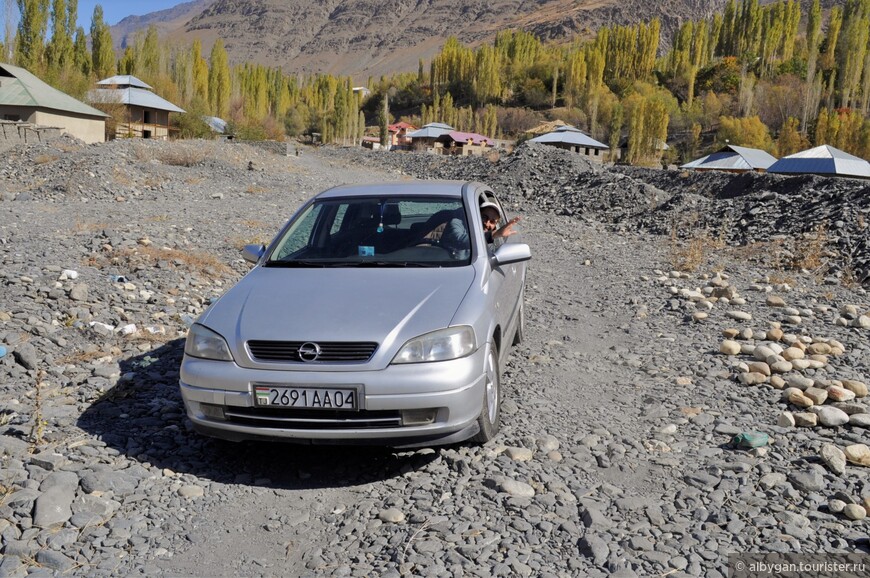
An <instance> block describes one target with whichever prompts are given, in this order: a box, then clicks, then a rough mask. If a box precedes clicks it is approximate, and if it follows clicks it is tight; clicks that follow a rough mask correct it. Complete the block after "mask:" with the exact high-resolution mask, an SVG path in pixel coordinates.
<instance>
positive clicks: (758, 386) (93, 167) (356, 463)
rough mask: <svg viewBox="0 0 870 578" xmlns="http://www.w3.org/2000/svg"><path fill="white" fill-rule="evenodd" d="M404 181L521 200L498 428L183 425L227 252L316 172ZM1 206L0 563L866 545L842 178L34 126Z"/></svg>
mask: <svg viewBox="0 0 870 578" xmlns="http://www.w3.org/2000/svg"><path fill="white" fill-rule="evenodd" d="M411 178H474V179H479V180H484V181H486V182H489V183H491V184H492V185H493V186H494V187H495V189H496V191H497V192H498V193H499V194H501V196H502V198H503V199H504V200H505V201H506V204H507V205H508V206H509V207H510V212H512V213H519V214H521V215H522V217H523V220H522V231H523V233H524V236H525V240H526V241H527V242H528V243H529V244H530V245H531V247H532V252H533V255H534V257H533V261H532V262H531V264H530V269H529V277H528V285H527V290H526V299H527V321H528V329H527V334H526V340H525V342H524V343H523V344H521V345H520V346H518V347H517V349H516V350H515V351H514V353H513V355H512V357H511V360H510V362H509V363H508V365H507V367H505V368H503V372H504V387H505V388H506V400H505V402H504V408H503V414H504V418H503V419H504V425H503V430H502V433H501V434H500V435H499V436H498V438H497V439H496V440H495V441H494V442H493V443H490V444H488V445H486V446H483V447H477V446H470V445H458V446H452V447H446V448H433V449H425V450H420V451H414V452H394V451H390V450H387V449H377V448H371V449H362V450H361V449H359V448H352V449H344V448H323V447H317V448H314V449H312V448H308V447H304V446H293V445H279V444H243V445H234V444H229V443H223V442H217V441H212V440H210V439H206V438H203V437H201V436H198V435H197V434H195V433H193V432H192V431H191V430H190V428H189V424H188V423H187V421H186V419H185V417H184V411H183V407H182V404H181V400H180V396H179V393H178V386H177V381H178V364H179V362H180V358H181V353H182V347H183V336H184V334H185V330H186V327H187V326H188V325H189V324H190V323H191V322H192V321H193V320H194V319H195V318H196V316H197V315H198V314H199V313H200V312H201V311H202V310H203V309H204V307H205V306H207V304H208V303H209V301H210V300H211V299H212V298H214V297H215V296H217V295H219V294H220V293H221V292H222V291H223V290H224V289H225V288H226V287H227V286H228V285H229V284H231V283H233V282H234V281H235V280H236V279H238V277H239V276H240V275H241V274H243V273H244V272H245V271H246V270H247V269H248V265H246V264H245V263H244V262H243V261H242V260H241V259H240V253H239V249H240V247H241V246H242V245H244V244H245V243H248V242H262V241H266V240H268V239H269V238H270V236H271V235H272V234H274V233H275V232H276V231H277V229H278V227H279V226H280V225H281V224H282V223H283V222H284V221H285V220H286V218H287V217H288V216H289V215H290V214H291V212H292V211H293V210H294V208H295V207H296V206H298V204H299V203H300V202H301V201H302V200H303V199H305V198H308V197H309V196H311V195H312V194H314V193H315V192H318V191H319V190H322V189H324V188H326V187H328V186H331V185H333V184H338V183H347V182H363V181H378V180H409V179H411ZM0 215H2V217H0V460H2V470H0V553H2V560H0V576H25V575H31V576H42V575H46V576H48V575H81V576H85V575H87V576H118V575H123V576H136V575H143V576H487V577H489V576H534V577H548V576H558V577H573V576H606V575H618V576H635V575H636V576H650V575H669V576H700V575H703V576H714V577H715V576H724V575H727V563H728V555H729V554H731V553H738V554H739V553H747V552H782V553H863V554H868V553H870V541H868V528H870V526H868V524H870V522H868V521H867V520H865V519H864V518H865V516H866V514H867V509H868V508H870V485H868V472H870V455H868V453H870V450H868V449H867V447H866V445H865V444H867V443H868V430H867V428H868V427H870V409H868V408H870V406H868V403H867V397H865V396H866V393H867V391H866V384H867V383H868V379H870V367H868V359H870V339H868V331H870V317H868V316H870V298H868V295H867V293H866V291H865V289H863V288H862V286H861V283H862V281H863V282H866V280H867V274H868V271H870V267H868V235H870V233H868V227H867V223H866V219H867V218H868V217H870V193H868V187H867V183H864V182H859V181H849V180H829V179H823V178H818V177H807V178H792V179H783V178H780V177H774V176H756V175H748V176H732V175H721V174H715V175H714V174H705V175H696V174H685V173H680V172H678V171H650V170H643V169H629V168H622V169H613V168H602V167H599V166H593V165H589V164H588V163H586V162H585V161H583V160H582V159H580V158H579V157H576V156H572V155H570V154H568V153H565V152H563V151H556V150H552V149H547V148H543V147H535V146H526V147H523V148H521V149H520V150H518V151H517V152H516V153H514V154H512V155H503V156H502V157H501V158H500V159H494V158H490V159H455V158H453V159H450V158H440V157H432V156H427V155H417V154H399V153H373V152H370V151H362V150H351V149H332V148H319V149H309V148H303V149H302V154H301V156H298V157H297V156H289V157H284V156H278V155H273V154H271V153H267V152H263V151H260V150H258V149H255V148H252V147H249V146H247V145H244V144H227V143H210V142H199V143H180V142H179V143H159V142H135V141H116V142H114V143H109V144H104V145H90V146H86V145H83V144H81V143H78V142H75V141H72V140H65V139H64V140H60V141H55V142H54V143H51V144H48V145H38V146H32V147H29V148H22V149H15V150H13V151H11V153H10V154H8V155H6V156H5V158H4V159H3V160H2V161H0ZM739 434H747V435H745V436H740V435H739ZM735 437H736V438H737V441H741V440H742V445H741V444H738V445H735V444H733V443H732V442H733V441H734V440H735ZM753 446H755V447H753Z"/></svg>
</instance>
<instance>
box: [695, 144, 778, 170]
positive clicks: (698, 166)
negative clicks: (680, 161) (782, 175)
mask: <svg viewBox="0 0 870 578" xmlns="http://www.w3.org/2000/svg"><path fill="white" fill-rule="evenodd" d="M775 162H776V157H774V156H772V155H770V154H768V153H766V152H765V151H763V150H761V149H754V148H749V147H741V146H736V145H727V146H725V147H722V148H721V149H720V150H718V151H716V152H715V153H712V154H709V155H707V156H705V157H701V158H699V159H695V160H693V161H692V162H689V163H686V164H684V165H680V168H681V169H692V170H695V171H726V172H731V173H745V172H749V171H756V172H759V173H763V172H765V171H767V170H768V168H769V167H770V166H771V165H772V164H773V163H775Z"/></svg>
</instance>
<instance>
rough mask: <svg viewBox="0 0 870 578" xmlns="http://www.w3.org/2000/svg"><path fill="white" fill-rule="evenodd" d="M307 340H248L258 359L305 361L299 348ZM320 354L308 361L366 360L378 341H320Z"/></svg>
mask: <svg viewBox="0 0 870 578" xmlns="http://www.w3.org/2000/svg"><path fill="white" fill-rule="evenodd" d="M306 343H309V342H307V341H256V340H254V341H248V349H249V350H250V352H251V357H253V358H254V359H255V360H257V361H284V362H288V363H305V362H303V361H302V359H300V357H299V348H300V347H301V346H302V345H304V344H306ZM317 345H319V346H320V356H319V357H318V358H317V361H313V362H308V363H341V362H356V363H360V362H366V361H368V360H369V359H371V357H372V355H374V353H375V350H376V349H377V348H378V344H377V343H369V342H354V341H325V342H318V343H317Z"/></svg>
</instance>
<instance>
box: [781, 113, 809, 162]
mask: <svg viewBox="0 0 870 578" xmlns="http://www.w3.org/2000/svg"><path fill="white" fill-rule="evenodd" d="M799 129H800V121H799V120H798V119H796V118H794V117H790V118H789V119H788V120H787V121H786V123H785V124H784V125H783V126H782V130H781V131H779V137H777V139H776V155H777V156H779V157H784V156H788V155H790V154H794V153H796V152H799V151H802V150H805V149H807V148H808V147H809V144H810V143H809V141H808V140H807V138H806V137H805V136H804V135H802V134H801V132H800V130H799Z"/></svg>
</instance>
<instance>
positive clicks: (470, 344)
mask: <svg viewBox="0 0 870 578" xmlns="http://www.w3.org/2000/svg"><path fill="white" fill-rule="evenodd" d="M472 351H474V330H473V329H472V328H471V327H469V326H467V325H462V326H459V327H448V328H447V329H440V330H438V331H433V332H432V333H427V334H426V335H421V336H420V337H415V338H414V339H411V340H410V341H408V342H407V343H406V344H405V345H403V346H402V349H400V350H399V353H398V354H397V355H396V357H395V359H393V363H421V362H424V361H447V360H448V359H457V358H459V357H465V356H466V355H468V354H469V353H471V352H472Z"/></svg>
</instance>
